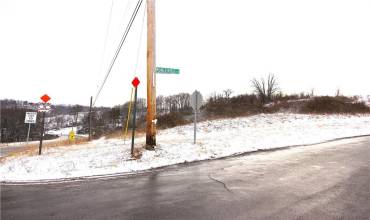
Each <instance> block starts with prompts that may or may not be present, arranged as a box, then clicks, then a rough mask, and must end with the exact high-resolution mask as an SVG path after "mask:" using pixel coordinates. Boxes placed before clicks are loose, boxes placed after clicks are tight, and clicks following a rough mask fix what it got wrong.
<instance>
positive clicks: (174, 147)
mask: <svg viewBox="0 0 370 220" xmlns="http://www.w3.org/2000/svg"><path fill="white" fill-rule="evenodd" d="M366 134H370V115H362V116H355V115H302V114H284V113H279V114H269V115H265V114H260V115H256V116H252V117H242V118H235V119H223V120H214V121H205V122H202V123H199V124H198V133H197V137H198V142H197V144H195V145H194V144H192V141H193V125H186V126H180V127H176V128H172V129H167V130H163V131H160V132H159V133H158V136H157V143H158V147H157V148H156V150H154V151H144V152H143V155H142V157H141V159H138V160H131V159H130V144H131V143H130V142H129V141H127V142H126V144H124V143H123V140H119V139H109V140H106V139H100V140H96V141H93V142H91V143H89V144H86V145H79V146H71V147H60V148H50V149H47V150H45V151H44V153H43V155H41V156H37V155H35V156H22V157H18V158H7V159H6V160H5V161H3V162H2V163H1V164H0V165H1V167H0V173H1V181H29V180H42V179H57V178H70V177H81V176H89V175H105V174H114V173H123V172H135V171H142V170H147V169H151V168H156V167H161V166H166V165H171V164H177V163H183V162H191V161H197V160H205V159H212V158H219V157H224V156H229V155H235V154H240V153H243V152H250V151H256V150H259V149H271V148H278V147H284V146H292V145H303V144H313V143H318V142H322V141H326V140H332V139H336V138H341V137H349V136H357V135H366ZM144 141H145V139H144V138H138V139H137V140H136V142H135V143H136V146H142V145H143V144H144Z"/></svg>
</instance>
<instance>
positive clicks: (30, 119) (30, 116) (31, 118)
mask: <svg viewBox="0 0 370 220" xmlns="http://www.w3.org/2000/svg"><path fill="white" fill-rule="evenodd" d="M36 118H37V112H26V117H25V119H24V123H26V124H28V132H27V141H26V144H27V145H28V140H29V138H30V130H31V124H35V123H36Z"/></svg>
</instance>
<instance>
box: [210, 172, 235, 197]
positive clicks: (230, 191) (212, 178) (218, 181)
mask: <svg viewBox="0 0 370 220" xmlns="http://www.w3.org/2000/svg"><path fill="white" fill-rule="evenodd" d="M208 178H209V179H211V180H213V181H215V182H217V183H220V184H222V185H223V187H224V188H225V189H226V190H227V191H228V192H229V193H233V191H232V190H230V189H229V188H228V187H227V185H226V184H225V183H224V182H222V181H220V180H218V179H216V178H214V177H212V176H211V174H208Z"/></svg>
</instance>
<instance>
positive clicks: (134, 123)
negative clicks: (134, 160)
mask: <svg viewBox="0 0 370 220" xmlns="http://www.w3.org/2000/svg"><path fill="white" fill-rule="evenodd" d="M139 83H140V81H139V79H138V78H137V77H135V78H134V80H133V81H132V85H133V86H134V87H135V96H134V109H133V113H134V116H133V118H132V139H131V156H132V157H133V156H134V145H135V126H136V102H137V86H138V85H139Z"/></svg>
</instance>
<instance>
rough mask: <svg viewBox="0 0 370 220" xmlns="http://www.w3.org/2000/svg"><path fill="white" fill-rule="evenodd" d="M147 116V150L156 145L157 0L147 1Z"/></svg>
mask: <svg viewBox="0 0 370 220" xmlns="http://www.w3.org/2000/svg"><path fill="white" fill-rule="evenodd" d="M147 10H148V11H147V15H148V17H147V19H148V21H147V31H148V32H147V115H146V148H147V149H153V148H154V146H155V145H156V137H155V136H156V133H157V131H156V127H155V126H156V125H155V121H154V120H155V118H156V91H155V90H156V88H155V86H156V85H155V84H156V76H155V75H156V72H155V69H156V64H155V50H156V48H155V0H147Z"/></svg>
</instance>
